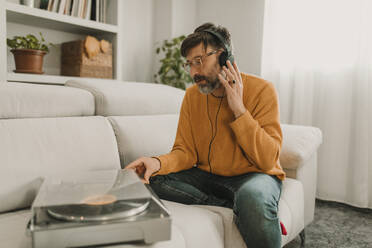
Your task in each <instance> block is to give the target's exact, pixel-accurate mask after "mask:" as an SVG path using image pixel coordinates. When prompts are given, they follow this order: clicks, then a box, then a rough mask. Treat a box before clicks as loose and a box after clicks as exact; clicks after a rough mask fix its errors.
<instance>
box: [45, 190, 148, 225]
mask: <svg viewBox="0 0 372 248" xmlns="http://www.w3.org/2000/svg"><path fill="white" fill-rule="evenodd" d="M83 202H84V203H82V204H76V205H62V206H53V207H48V208H47V212H48V214H49V215H50V216H52V217H53V218H57V219H60V220H67V221H73V222H87V221H107V220H116V219H122V218H127V217H131V216H134V215H137V214H139V213H141V212H143V211H145V210H146V208H147V207H148V205H149V204H150V200H149V199H134V200H122V201H116V198H115V199H114V198H112V197H105V196H102V197H92V198H89V199H88V200H87V201H83Z"/></svg>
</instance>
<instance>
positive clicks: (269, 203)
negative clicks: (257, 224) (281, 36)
mask: <svg viewBox="0 0 372 248" xmlns="http://www.w3.org/2000/svg"><path fill="white" fill-rule="evenodd" d="M277 210H278V202H277V200H276V199H275V197H274V196H273V195H272V194H270V193H269V192H266V191H265V190H262V189H257V188H248V187H243V188H241V189H239V190H238V192H237V194H236V197H235V205H234V211H235V212H236V214H243V215H246V216H247V217H248V216H249V218H250V219H255V218H258V219H261V218H263V217H264V218H266V219H271V220H272V219H276V218H277ZM242 211H243V212H242Z"/></svg>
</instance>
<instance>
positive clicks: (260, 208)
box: [150, 167, 282, 248]
mask: <svg viewBox="0 0 372 248" xmlns="http://www.w3.org/2000/svg"><path fill="white" fill-rule="evenodd" d="M150 186H151V188H152V189H153V190H154V191H155V192H156V194H157V195H158V196H159V197H160V198H161V199H165V200H169V201H175V202H179V203H183V204H201V205H214V206H222V207H228V208H232V209H233V211H234V213H235V215H236V218H235V223H236V225H237V227H238V229H239V231H240V233H241V235H242V237H243V239H244V241H245V243H246V244H247V247H249V248H251V247H264V248H271V247H272V248H274V247H275V248H278V247H281V229H280V224H279V218H278V204H279V198H280V193H281V188H282V182H281V181H280V179H278V178H277V177H275V176H270V175H267V174H264V173H247V174H243V175H239V176H232V177H224V176H218V175H214V174H211V173H208V172H205V171H202V170H200V169H198V168H195V167H193V168H192V169H189V170H184V171H180V172H177V173H170V174H168V175H158V176H155V177H151V178H150Z"/></svg>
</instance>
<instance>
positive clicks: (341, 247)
mask: <svg viewBox="0 0 372 248" xmlns="http://www.w3.org/2000/svg"><path fill="white" fill-rule="evenodd" d="M305 234H306V243H305V248H315V247H316V248H323V247H325V248H328V247H329V248H372V209H362V208H356V207H352V206H349V205H346V204H342V203H337V202H329V201H322V200H316V202H315V216H314V221H313V222H312V223H311V224H310V225H308V226H307V227H306V228H305ZM295 247H296V248H298V247H301V239H300V237H299V236H298V237H296V239H294V240H292V241H291V242H290V243H288V244H287V245H286V246H284V248H295Z"/></svg>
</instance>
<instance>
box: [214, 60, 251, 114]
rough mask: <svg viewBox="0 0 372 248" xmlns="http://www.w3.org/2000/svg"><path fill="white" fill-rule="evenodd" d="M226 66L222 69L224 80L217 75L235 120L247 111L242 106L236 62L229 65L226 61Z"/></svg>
mask: <svg viewBox="0 0 372 248" xmlns="http://www.w3.org/2000/svg"><path fill="white" fill-rule="evenodd" d="M226 64H227V67H226V66H223V68H222V69H223V71H224V72H225V73H226V78H225V77H223V75H222V73H219V74H218V78H219V79H220V82H221V83H222V85H223V86H224V87H225V92H226V95H227V102H228V103H229V107H230V109H231V110H232V111H233V113H234V115H235V118H238V117H239V116H241V115H242V114H244V113H245V111H247V109H246V108H245V106H244V104H243V81H242V77H241V75H240V71H239V69H238V66H237V65H236V62H234V65H231V62H230V61H227V63H226Z"/></svg>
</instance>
